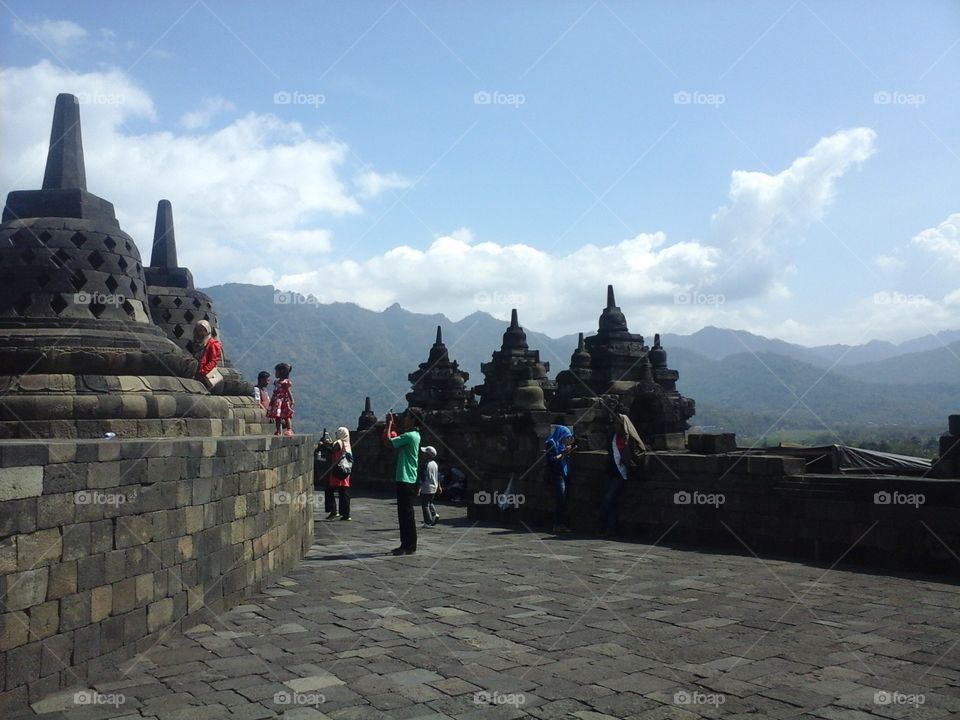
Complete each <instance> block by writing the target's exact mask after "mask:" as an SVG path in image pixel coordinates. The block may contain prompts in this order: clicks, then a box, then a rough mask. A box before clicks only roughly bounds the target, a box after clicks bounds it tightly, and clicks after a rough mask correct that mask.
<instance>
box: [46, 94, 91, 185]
mask: <svg viewBox="0 0 960 720" xmlns="http://www.w3.org/2000/svg"><path fill="white" fill-rule="evenodd" d="M73 188H79V189H80V190H86V189H87V173H86V169H85V168H84V164H83V141H82V139H81V136H80V102H79V100H77V96H76V95H70V94H68V93H61V94H60V95H57V102H56V105H55V107H54V110H53V125H52V127H51V128H50V148H49V149H48V150H47V167H46V169H45V170H44V173H43V189H44V190H67V189H73Z"/></svg>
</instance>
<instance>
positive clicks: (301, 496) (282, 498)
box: [273, 490, 320, 507]
mask: <svg viewBox="0 0 960 720" xmlns="http://www.w3.org/2000/svg"><path fill="white" fill-rule="evenodd" d="M273 504H274V505H297V506H299V507H303V506H304V505H319V504H320V498H319V497H317V495H316V494H314V493H312V492H301V493H292V492H287V491H286V490H277V491H276V492H274V493H273Z"/></svg>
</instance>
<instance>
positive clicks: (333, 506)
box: [314, 428, 340, 520]
mask: <svg viewBox="0 0 960 720" xmlns="http://www.w3.org/2000/svg"><path fill="white" fill-rule="evenodd" d="M316 457H317V463H315V464H314V467H317V466H318V464H319V467H320V468H321V470H320V475H319V476H317V474H316V473H314V487H315V488H317V489H318V490H319V489H320V488H321V487H322V488H323V511H324V512H325V513H327V520H336V519H337V518H338V517H340V513H338V512H337V499H336V496H335V495H334V493H333V488H332V487H330V460H331V458H333V440H331V439H330V436H329V435H328V434H327V429H326V428H324V429H323V434H322V435H321V436H320V442H319V443H317V455H316Z"/></svg>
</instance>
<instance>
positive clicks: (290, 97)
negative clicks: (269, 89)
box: [273, 90, 327, 110]
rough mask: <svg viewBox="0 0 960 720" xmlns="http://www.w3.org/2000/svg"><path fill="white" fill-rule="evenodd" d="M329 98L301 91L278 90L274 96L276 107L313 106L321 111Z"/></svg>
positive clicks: (320, 94) (321, 94)
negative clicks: (321, 107)
mask: <svg viewBox="0 0 960 720" xmlns="http://www.w3.org/2000/svg"><path fill="white" fill-rule="evenodd" d="M326 102H327V96H326V95H324V94H323V93H305V92H300V91H299V90H278V91H277V92H275V93H274V94H273V104H274V105H312V106H313V107H314V109H317V110H319V109H320V106H321V105H325V104H326Z"/></svg>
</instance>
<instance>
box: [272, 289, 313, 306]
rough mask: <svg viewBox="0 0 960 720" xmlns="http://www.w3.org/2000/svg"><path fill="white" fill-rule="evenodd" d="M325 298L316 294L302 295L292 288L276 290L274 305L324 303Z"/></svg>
mask: <svg viewBox="0 0 960 720" xmlns="http://www.w3.org/2000/svg"><path fill="white" fill-rule="evenodd" d="M323 302H324V299H323V298H322V297H317V296H316V295H312V294H311V295H301V294H300V293H296V292H293V291H291V290H274V291H273V304H274V305H322V304H323Z"/></svg>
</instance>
